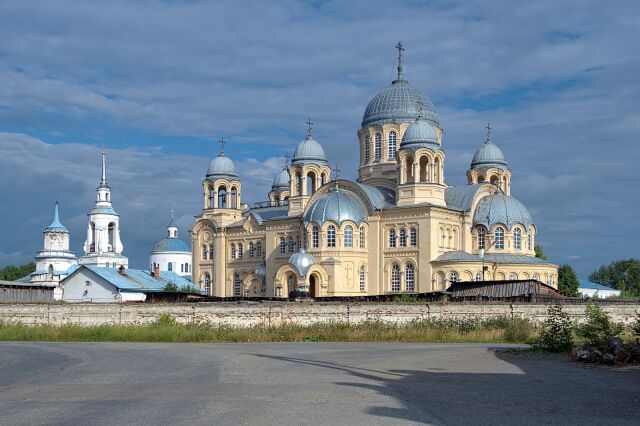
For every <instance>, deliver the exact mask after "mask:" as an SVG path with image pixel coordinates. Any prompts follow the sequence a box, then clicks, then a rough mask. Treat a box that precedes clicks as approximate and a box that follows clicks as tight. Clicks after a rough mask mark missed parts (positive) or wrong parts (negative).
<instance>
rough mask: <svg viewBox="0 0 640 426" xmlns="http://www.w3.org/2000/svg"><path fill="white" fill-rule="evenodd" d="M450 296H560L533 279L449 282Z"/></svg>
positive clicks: (552, 289) (548, 286)
mask: <svg viewBox="0 0 640 426" xmlns="http://www.w3.org/2000/svg"><path fill="white" fill-rule="evenodd" d="M447 292H448V293H450V294H451V297H453V298H458V297H488V298H494V299H507V298H512V297H530V296H531V295H544V296H552V297H562V296H561V295H560V293H558V291H557V290H556V289H554V288H553V287H551V286H550V285H547V284H544V283H541V282H539V281H534V280H526V281H480V282H478V281H466V282H457V283H453V284H451V286H449V288H447Z"/></svg>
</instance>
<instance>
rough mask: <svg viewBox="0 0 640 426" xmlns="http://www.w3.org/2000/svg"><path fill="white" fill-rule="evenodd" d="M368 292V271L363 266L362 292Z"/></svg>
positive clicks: (361, 272) (361, 273) (361, 276)
mask: <svg viewBox="0 0 640 426" xmlns="http://www.w3.org/2000/svg"><path fill="white" fill-rule="evenodd" d="M366 290H367V270H366V268H365V267H364V265H362V266H361V267H360V291H366Z"/></svg>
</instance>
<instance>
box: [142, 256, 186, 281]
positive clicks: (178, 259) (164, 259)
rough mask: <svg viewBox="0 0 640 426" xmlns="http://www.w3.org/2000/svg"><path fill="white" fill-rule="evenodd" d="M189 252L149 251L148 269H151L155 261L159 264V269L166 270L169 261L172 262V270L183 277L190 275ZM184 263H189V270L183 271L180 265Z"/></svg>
mask: <svg viewBox="0 0 640 426" xmlns="http://www.w3.org/2000/svg"><path fill="white" fill-rule="evenodd" d="M191 261H192V259H191V253H182V252H179V253H178V252H173V253H172V252H166V253H151V254H150V255H149V270H150V271H152V270H153V264H154V263H157V264H159V265H160V271H168V270H169V262H172V263H174V265H173V272H175V273H176V274H178V275H181V276H183V277H191V267H192V265H191ZM185 263H188V264H189V272H183V270H182V268H181V266H180V265H183V264H185Z"/></svg>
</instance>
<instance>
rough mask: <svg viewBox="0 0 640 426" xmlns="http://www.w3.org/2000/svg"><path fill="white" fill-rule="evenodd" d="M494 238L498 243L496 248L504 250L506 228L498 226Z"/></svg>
mask: <svg viewBox="0 0 640 426" xmlns="http://www.w3.org/2000/svg"><path fill="white" fill-rule="evenodd" d="M494 238H495V242H496V248H497V249H503V248H504V228H503V227H501V226H498V227H497V228H496V234H495V236H494Z"/></svg>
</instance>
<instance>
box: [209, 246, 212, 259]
mask: <svg viewBox="0 0 640 426" xmlns="http://www.w3.org/2000/svg"><path fill="white" fill-rule="evenodd" d="M209 260H213V244H209Z"/></svg>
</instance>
